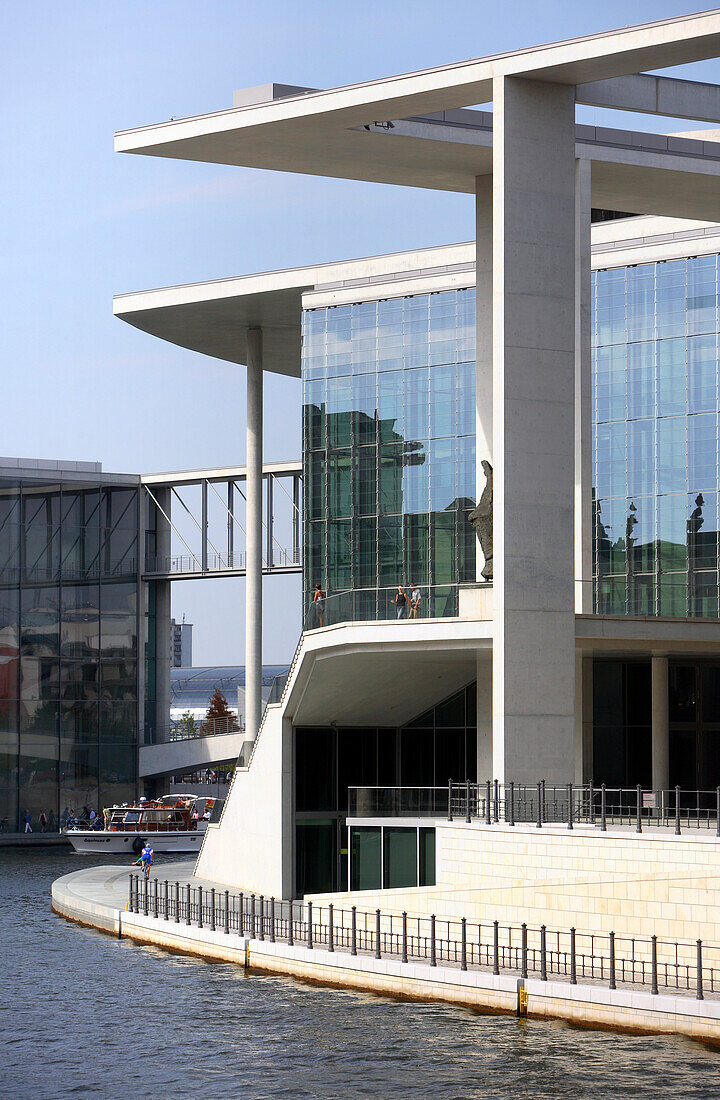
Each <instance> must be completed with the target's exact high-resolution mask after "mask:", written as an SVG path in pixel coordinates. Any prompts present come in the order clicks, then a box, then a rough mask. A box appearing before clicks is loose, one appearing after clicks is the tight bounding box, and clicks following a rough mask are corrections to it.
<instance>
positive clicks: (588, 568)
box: [575, 160, 593, 615]
mask: <svg viewBox="0 0 720 1100" xmlns="http://www.w3.org/2000/svg"><path fill="white" fill-rule="evenodd" d="M591 171H592V166H591V162H590V161H589V160H577V161H576V162H575V611H576V612H577V614H578V615H591V614H592V609H593V593H592V346H591V336H590V333H591V315H592V276H591V271H590V219H591V196H590V183H591V180H590V175H591Z"/></svg>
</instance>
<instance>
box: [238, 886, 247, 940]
mask: <svg viewBox="0 0 720 1100" xmlns="http://www.w3.org/2000/svg"><path fill="white" fill-rule="evenodd" d="M238 903H239V908H240V913H239V916H238V932H239V933H240V935H241V936H243V935H244V934H245V895H244V894H241V895H240V897H239V899H238Z"/></svg>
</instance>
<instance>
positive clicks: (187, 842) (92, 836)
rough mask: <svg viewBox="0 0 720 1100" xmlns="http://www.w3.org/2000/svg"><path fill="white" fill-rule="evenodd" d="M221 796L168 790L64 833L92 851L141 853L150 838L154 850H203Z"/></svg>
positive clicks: (81, 849)
mask: <svg viewBox="0 0 720 1100" xmlns="http://www.w3.org/2000/svg"><path fill="white" fill-rule="evenodd" d="M221 806H222V799H219V798H198V797H196V796H195V795H184V794H181V795H177V794H168V795H164V797H163V798H160V799H156V800H155V801H152V802H151V801H149V800H146V799H141V800H140V801H139V802H138V803H135V804H133V805H125V806H110V807H109V808H108V809H105V810H103V827H102V828H100V829H85V828H79V827H77V826H73V827H71V828H69V829H63V835H64V836H66V837H67V839H68V840H69V841H70V843H71V844H72V846H73V848H74V849H75V851H76V852H87V853H90V854H91V855H105V853H110V854H111V855H117V854H122V853H125V852H126V853H127V854H128V855H135V856H138V855H139V854H140V852H141V851H142V849H143V846H144V844H145V841H146V840H149V841H150V844H151V845H152V848H153V851H154V852H199V851H200V845H201V844H202V839H203V837H204V835H205V829H206V828H207V826H208V822H209V821H211V820H216V819H217V817H218V816H219V811H220V808H221Z"/></svg>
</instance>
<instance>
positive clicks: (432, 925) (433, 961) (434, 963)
mask: <svg viewBox="0 0 720 1100" xmlns="http://www.w3.org/2000/svg"><path fill="white" fill-rule="evenodd" d="M430 966H437V955H436V951H435V914H434V913H432V914H431V916H430Z"/></svg>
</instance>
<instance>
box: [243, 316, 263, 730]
mask: <svg viewBox="0 0 720 1100" xmlns="http://www.w3.org/2000/svg"><path fill="white" fill-rule="evenodd" d="M262 420H263V339H262V329H259V328H249V329H248V332H247V456H246V459H245V467H246V473H247V482H246V500H247V513H246V524H245V528H246V547H247V550H246V575H245V732H246V734H247V738H248V740H254V738H255V737H256V736H257V732H258V729H259V728H260V719H261V717H262V695H261V690H260V689H261V685H262V430H263V423H262Z"/></svg>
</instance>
